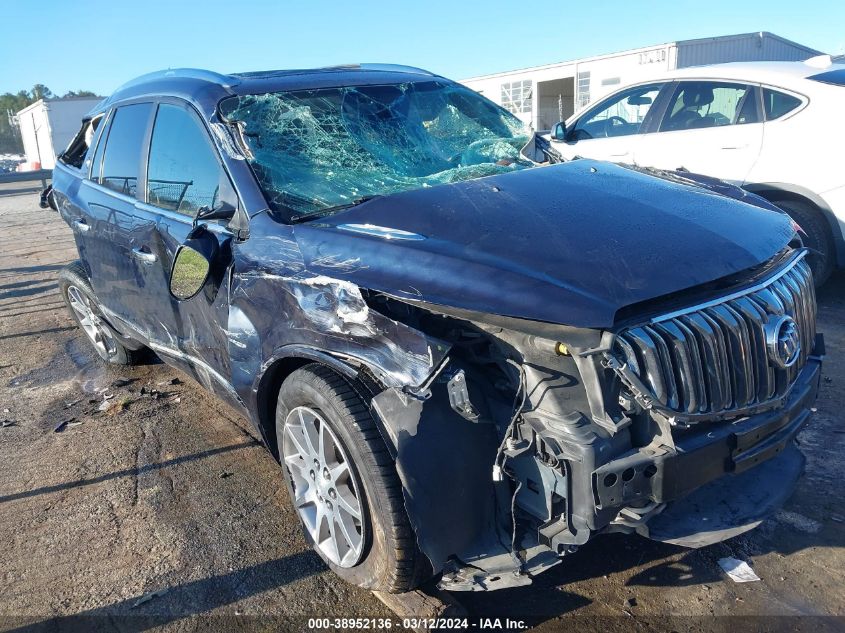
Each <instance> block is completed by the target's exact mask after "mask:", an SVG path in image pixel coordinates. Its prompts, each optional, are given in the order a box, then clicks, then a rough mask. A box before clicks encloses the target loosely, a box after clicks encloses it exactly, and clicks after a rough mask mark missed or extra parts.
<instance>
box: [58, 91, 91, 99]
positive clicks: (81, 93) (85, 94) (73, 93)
mask: <svg viewBox="0 0 845 633" xmlns="http://www.w3.org/2000/svg"><path fill="white" fill-rule="evenodd" d="M96 96H97V95H96V94H95V93H93V92H91V91H90V90H68V91H67V92H66V93H65V94H64V95H62V99H68V98H70V97H96Z"/></svg>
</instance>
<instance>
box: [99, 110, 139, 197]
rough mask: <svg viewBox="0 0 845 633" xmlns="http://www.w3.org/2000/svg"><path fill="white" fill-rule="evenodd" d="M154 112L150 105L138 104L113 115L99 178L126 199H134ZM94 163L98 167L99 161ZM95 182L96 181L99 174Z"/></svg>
mask: <svg viewBox="0 0 845 633" xmlns="http://www.w3.org/2000/svg"><path fill="white" fill-rule="evenodd" d="M152 109H153V104H151V103H136V104H133V105H127V106H121V107H120V108H118V109H117V111H116V112H115V113H114V116H113V117H112V122H111V126H110V127H109V137H108V139H107V140H106V145H105V154H104V155H103V158H102V162H103V164H102V172H101V175H100V177H99V183H100V184H101V185H103V186H104V187H108V188H109V189H113V190H114V191H117V192H119V193H122V194H125V195H127V196H132V197H134V196H135V192H136V189H137V186H138V170H139V169H140V165H141V146H142V145H143V142H144V136H146V133H147V124H148V123H149V120H150V114H151V112H152ZM101 144H102V143H101ZM98 152H99V150H98ZM94 162H95V164H96V162H97V161H96V160H95V161H94ZM94 178H95V179H96V174H95V175H94Z"/></svg>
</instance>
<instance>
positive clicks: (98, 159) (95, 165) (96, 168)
mask: <svg viewBox="0 0 845 633" xmlns="http://www.w3.org/2000/svg"><path fill="white" fill-rule="evenodd" d="M105 125H106V126H108V123H106V124H105ZM108 135H109V128H108V127H106V128H105V129H104V130H103V133H102V134H100V136H99V139H98V140H97V151H96V153H95V154H94V160H93V161H92V163H91V180H94V181H96V182H100V172H101V169H102V166H103V151H104V150H105V148H106V138H108Z"/></svg>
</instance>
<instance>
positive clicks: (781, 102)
mask: <svg viewBox="0 0 845 633" xmlns="http://www.w3.org/2000/svg"><path fill="white" fill-rule="evenodd" d="M800 105H801V99H799V98H798V97H793V96H792V95H788V94H786V93H784V92H778V91H777V90H772V89H770V88H763V110H764V111H765V112H766V120H767V121H772V120H774V119H777V118H780V117H782V116H783V115H784V114H788V113H789V112H792V111H793V110H794V109H795V108H797V107H798V106H800Z"/></svg>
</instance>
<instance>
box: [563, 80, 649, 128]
mask: <svg viewBox="0 0 845 633" xmlns="http://www.w3.org/2000/svg"><path fill="white" fill-rule="evenodd" d="M662 85H663V84H649V85H647V86H637V87H636V88H631V89H630V90H625V91H623V92H621V93H619V94H618V95H616V96H614V97H611V98H610V99H608V100H606V101H604V102H602V103H600V104H599V105H598V106H596V108H594V109H593V110H591V111H589V112H587V113H586V114H585V115H584V116H582V117H581V118H580V119H578V122H577V123H576V124H575V128H574V129H573V131H572V139H573V140H576V141H581V140H585V139H591V138H606V137H608V136H626V135H628V134H636V133H637V132H639V131H640V126H642V124H643V121H644V120H645V117H646V114H648V111H649V110H650V109H651V106H652V105H653V104H654V101H655V99H657V94H658V93H659V92H660V88H661V87H662Z"/></svg>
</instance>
